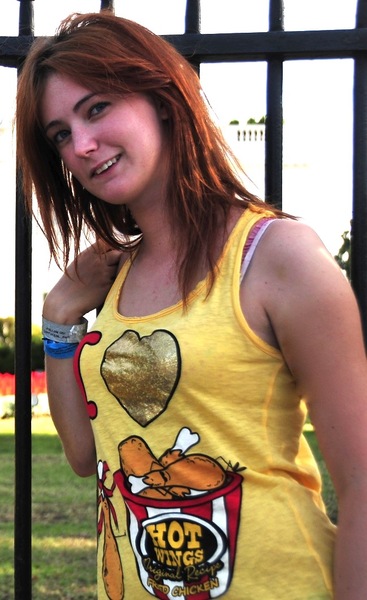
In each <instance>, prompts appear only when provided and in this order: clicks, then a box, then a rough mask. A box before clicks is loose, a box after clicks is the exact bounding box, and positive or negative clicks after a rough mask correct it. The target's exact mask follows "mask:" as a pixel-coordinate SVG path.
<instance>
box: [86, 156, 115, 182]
mask: <svg viewBox="0 0 367 600" xmlns="http://www.w3.org/2000/svg"><path fill="white" fill-rule="evenodd" d="M120 157H121V154H118V155H117V156H115V157H114V158H111V159H109V160H107V161H106V162H104V163H103V164H102V165H100V166H99V167H97V169H94V171H93V173H92V176H93V177H95V176H96V175H101V173H104V172H105V171H107V170H108V169H109V168H110V167H112V166H113V165H115V164H116V163H117V162H118V161H119V160H120Z"/></svg>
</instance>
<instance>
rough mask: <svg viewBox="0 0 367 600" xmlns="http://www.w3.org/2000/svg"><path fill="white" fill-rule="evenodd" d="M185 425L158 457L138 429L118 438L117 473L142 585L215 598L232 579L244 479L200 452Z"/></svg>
mask: <svg viewBox="0 0 367 600" xmlns="http://www.w3.org/2000/svg"><path fill="white" fill-rule="evenodd" d="M198 442H199V436H198V435H197V434H196V433H192V432H191V431H190V430H189V429H187V428H184V429H182V430H181V431H180V432H179V434H178V436H177V439H176V441H175V443H174V446H173V447H172V448H170V449H169V450H166V452H165V453H164V454H163V455H162V456H161V457H160V458H159V459H157V458H156V457H155V456H154V455H153V454H152V452H151V450H150V449H149V447H148V446H147V445H146V443H145V441H144V440H143V439H142V438H140V437H137V436H133V437H130V438H127V439H126V440H123V441H122V442H121V443H120V445H119V454H120V463H121V470H120V471H118V472H117V473H115V475H114V478H115V482H116V485H117V487H118V488H119V490H120V492H121V494H122V496H123V498H124V501H125V503H126V506H127V508H128V531H129V537H130V542H131V546H132V549H133V551H134V554H135V558H136V564H137V569H138V573H139V577H140V580H141V583H142V585H143V586H144V587H145V589H146V590H147V591H148V592H149V593H150V594H152V595H153V596H156V597H158V598H161V599H162V600H166V599H167V600H168V599H172V598H184V599H186V598H187V599H190V600H195V599H197V600H199V599H200V600H206V599H209V598H218V597H220V596H221V595H222V594H224V593H225V592H226V591H227V590H228V588H229V585H230V582H231V578H232V573H233V564H234V558H235V553H236V543H237V534H238V527H239V517H240V507H241V494H242V482H243V479H242V477H241V475H239V474H238V473H236V472H232V471H230V470H225V469H224V468H223V467H222V466H221V464H220V462H218V461H216V460H214V459H212V458H210V457H208V456H206V455H203V454H194V453H192V454H188V450H189V449H190V448H191V447H192V446H194V445H196V444H197V443H198Z"/></svg>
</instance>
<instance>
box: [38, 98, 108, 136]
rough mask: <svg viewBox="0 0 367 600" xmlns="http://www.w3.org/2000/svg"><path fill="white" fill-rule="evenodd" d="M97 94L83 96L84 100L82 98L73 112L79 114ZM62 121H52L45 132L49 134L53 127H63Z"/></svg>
mask: <svg viewBox="0 0 367 600" xmlns="http://www.w3.org/2000/svg"><path fill="white" fill-rule="evenodd" d="M96 95H97V94H96V92H91V93H90V94H87V95H86V96H83V98H81V99H80V100H78V102H77V103H76V104H75V106H74V107H73V112H74V113H77V112H78V111H79V109H80V108H81V107H82V106H83V104H85V103H86V102H88V100H90V99H91V98H93V96H96ZM61 123H62V121H60V120H59V119H55V120H54V121H50V122H49V123H48V124H47V125H46V127H45V129H44V132H45V133H47V132H48V130H49V129H51V128H52V127H55V126H57V125H61Z"/></svg>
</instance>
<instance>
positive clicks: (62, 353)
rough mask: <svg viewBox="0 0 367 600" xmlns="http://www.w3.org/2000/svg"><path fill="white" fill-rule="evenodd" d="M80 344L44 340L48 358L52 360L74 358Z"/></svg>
mask: <svg viewBox="0 0 367 600" xmlns="http://www.w3.org/2000/svg"><path fill="white" fill-rule="evenodd" d="M78 345H79V344H78V343H73V342H55V341H54V340H49V339H47V338H43V349H44V351H45V354H47V356H51V358H72V357H73V356H74V354H75V352H76V349H77V347H78Z"/></svg>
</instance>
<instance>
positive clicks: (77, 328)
mask: <svg viewBox="0 0 367 600" xmlns="http://www.w3.org/2000/svg"><path fill="white" fill-rule="evenodd" d="M87 329H88V321H87V319H86V318H85V317H83V318H82V322H81V323H78V324H77V325H60V324H59V323H53V322H52V321H49V320H48V319H45V318H44V317H42V337H44V338H47V339H48V340H52V341H54V342H64V343H67V344H76V343H78V342H80V340H82V339H83V337H84V336H85V334H86V333H87Z"/></svg>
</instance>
